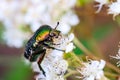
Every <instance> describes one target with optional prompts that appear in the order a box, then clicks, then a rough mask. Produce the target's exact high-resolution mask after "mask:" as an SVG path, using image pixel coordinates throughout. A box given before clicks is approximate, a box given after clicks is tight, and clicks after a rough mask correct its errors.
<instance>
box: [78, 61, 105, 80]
mask: <svg viewBox="0 0 120 80" xmlns="http://www.w3.org/2000/svg"><path fill="white" fill-rule="evenodd" d="M104 67H105V61H104V60H100V61H96V60H94V61H93V60H91V61H90V62H86V63H83V67H82V68H80V69H78V72H79V73H80V74H81V75H82V76H78V78H83V80H100V79H101V78H102V77H103V76H104V72H103V68H104Z"/></svg>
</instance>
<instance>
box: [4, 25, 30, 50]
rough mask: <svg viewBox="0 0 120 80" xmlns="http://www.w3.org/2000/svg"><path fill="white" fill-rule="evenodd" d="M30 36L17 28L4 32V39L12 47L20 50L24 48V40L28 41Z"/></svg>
mask: <svg viewBox="0 0 120 80" xmlns="http://www.w3.org/2000/svg"><path fill="white" fill-rule="evenodd" d="M28 37H29V34H28V33H23V32H21V31H19V30H18V29H16V28H12V27H10V28H7V29H6V31H5V32H4V35H3V38H4V39H5V41H6V43H7V44H8V45H9V46H11V47H16V48H20V47H22V46H23V42H24V40H26V39H28Z"/></svg>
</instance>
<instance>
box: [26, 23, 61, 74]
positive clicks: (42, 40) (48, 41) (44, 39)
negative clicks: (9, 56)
mask: <svg viewBox="0 0 120 80" xmlns="http://www.w3.org/2000/svg"><path fill="white" fill-rule="evenodd" d="M58 25H59V22H58V23H57V26H58ZM57 26H56V27H55V29H52V28H51V27H50V26H49V25H43V26H40V28H39V29H38V30H37V31H36V32H35V33H34V35H33V36H32V37H31V38H30V39H29V41H28V42H27V44H26V47H25V52H24V57H25V58H26V59H28V60H29V61H30V62H35V61H37V63H38V66H39V68H40V70H41V71H42V72H43V74H44V76H45V71H44V70H43V69H42V67H41V65H40V64H41V62H42V60H43V59H44V56H45V53H46V49H47V48H51V49H56V48H55V47H52V46H51V45H58V44H54V43H53V39H52V38H53V37H56V38H57V37H58V36H59V34H60V31H59V30H56V28H57ZM56 50H59V49H56ZM60 51H63V50H60Z"/></svg>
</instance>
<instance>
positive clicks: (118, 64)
mask: <svg viewBox="0 0 120 80" xmlns="http://www.w3.org/2000/svg"><path fill="white" fill-rule="evenodd" d="M110 57H112V58H115V59H117V60H119V61H118V62H117V63H116V64H117V66H118V67H120V48H119V50H118V54H116V56H110Z"/></svg>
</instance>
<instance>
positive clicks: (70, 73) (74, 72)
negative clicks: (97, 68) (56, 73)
mask: <svg viewBox="0 0 120 80" xmlns="http://www.w3.org/2000/svg"><path fill="white" fill-rule="evenodd" d="M68 72H69V73H68V74H66V75H65V76H64V78H67V77H69V76H70V75H72V74H77V73H78V72H77V71H73V70H70V69H69V70H68Z"/></svg>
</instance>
